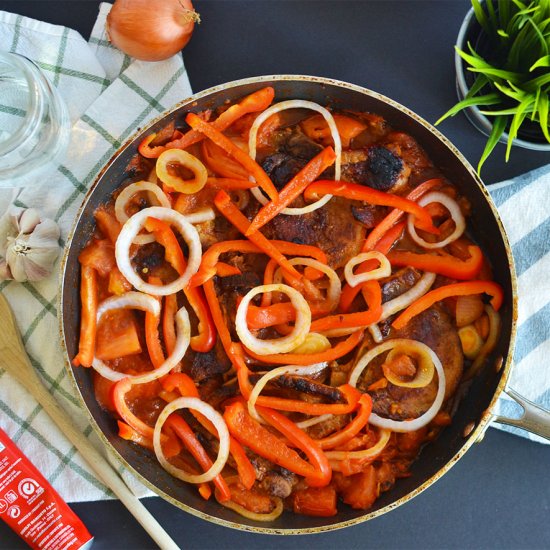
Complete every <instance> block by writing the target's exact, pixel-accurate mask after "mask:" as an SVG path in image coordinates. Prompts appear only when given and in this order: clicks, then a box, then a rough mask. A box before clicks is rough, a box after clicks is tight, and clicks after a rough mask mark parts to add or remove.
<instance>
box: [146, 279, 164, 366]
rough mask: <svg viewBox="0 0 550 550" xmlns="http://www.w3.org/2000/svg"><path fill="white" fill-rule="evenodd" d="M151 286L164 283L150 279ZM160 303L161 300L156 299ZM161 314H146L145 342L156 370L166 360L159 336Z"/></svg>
mask: <svg viewBox="0 0 550 550" xmlns="http://www.w3.org/2000/svg"><path fill="white" fill-rule="evenodd" d="M149 284H152V285H161V284H162V281H161V280H160V279H159V278H158V277H149ZM156 300H157V301H158V302H159V303H160V298H156ZM159 324H160V314H159V315H154V314H153V313H151V312H150V311H146V312H145V342H146V343H147V351H148V352H149V357H150V359H151V363H153V366H154V367H155V369H158V368H159V367H160V366H161V365H162V364H163V363H164V360H165V357H164V351H163V350H162V345H161V343H160V335H159Z"/></svg>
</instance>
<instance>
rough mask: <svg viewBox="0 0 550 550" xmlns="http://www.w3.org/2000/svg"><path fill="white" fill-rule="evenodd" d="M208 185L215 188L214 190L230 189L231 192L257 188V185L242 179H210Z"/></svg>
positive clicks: (207, 181)
mask: <svg viewBox="0 0 550 550" xmlns="http://www.w3.org/2000/svg"><path fill="white" fill-rule="evenodd" d="M206 185H207V186H208V187H213V188H214V189H229V190H238V189H243V190H244V189H252V188H253V187H257V185H256V183H255V182H253V181H249V180H247V179H241V178H208V179H207V180H206Z"/></svg>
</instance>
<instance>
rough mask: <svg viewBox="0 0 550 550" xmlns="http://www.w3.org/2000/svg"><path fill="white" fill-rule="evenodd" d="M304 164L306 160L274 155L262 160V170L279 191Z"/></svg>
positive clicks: (285, 155) (285, 154)
mask: <svg viewBox="0 0 550 550" xmlns="http://www.w3.org/2000/svg"><path fill="white" fill-rule="evenodd" d="M306 164H307V160H306V159H301V158H296V157H292V156H290V155H289V154H287V153H275V154H274V155H269V156H268V157H266V158H265V159H264V160H263V162H262V168H263V169H264V170H265V172H266V174H267V175H268V176H269V177H270V178H271V181H272V182H273V184H274V185H275V187H276V188H277V189H278V190H279V191H280V190H281V189H282V188H283V187H284V186H285V185H286V184H287V183H288V182H289V181H290V180H291V179H292V178H293V177H294V176H295V175H296V174H297V173H298V172H299V171H300V170H301V169H302V168H303V167H304V166H305V165H306Z"/></svg>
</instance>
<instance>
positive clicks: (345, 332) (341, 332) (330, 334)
mask: <svg viewBox="0 0 550 550" xmlns="http://www.w3.org/2000/svg"><path fill="white" fill-rule="evenodd" d="M358 330H363V327H348V328H331V329H330V330H323V332H321V334H322V335H323V336H326V337H327V338H340V337H341V336H349V335H350V334H353V333H354V332H357V331H358Z"/></svg>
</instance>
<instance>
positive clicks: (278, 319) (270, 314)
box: [246, 302, 296, 330]
mask: <svg viewBox="0 0 550 550" xmlns="http://www.w3.org/2000/svg"><path fill="white" fill-rule="evenodd" d="M295 319H296V310H295V309H294V306H293V305H292V304H291V303H290V302H279V303H277V304H271V305H269V306H266V307H258V306H255V305H254V304H250V305H249V306H248V311H247V312H246V322H247V324H248V327H249V328H250V329H251V330H259V329H261V328H266V327H272V326H274V325H282V324H283V323H290V322H291V321H294V320H295Z"/></svg>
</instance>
